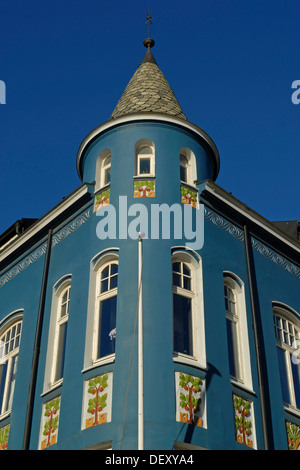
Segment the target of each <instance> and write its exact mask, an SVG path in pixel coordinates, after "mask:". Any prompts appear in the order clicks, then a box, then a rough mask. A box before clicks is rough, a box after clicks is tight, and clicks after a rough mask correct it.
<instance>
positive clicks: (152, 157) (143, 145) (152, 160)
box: [134, 139, 155, 178]
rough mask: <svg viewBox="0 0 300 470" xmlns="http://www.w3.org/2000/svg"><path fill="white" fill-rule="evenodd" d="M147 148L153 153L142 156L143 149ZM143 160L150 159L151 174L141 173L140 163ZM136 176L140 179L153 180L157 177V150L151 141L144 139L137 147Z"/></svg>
mask: <svg viewBox="0 0 300 470" xmlns="http://www.w3.org/2000/svg"><path fill="white" fill-rule="evenodd" d="M146 147H148V148H150V149H151V153H148V154H141V153H140V151H141V149H143V148H146ZM143 159H150V173H141V171H140V163H141V160H143ZM134 175H135V177H139V178H147V177H149V178H153V177H154V176H155V148H154V144H153V142H152V141H151V140H147V139H143V140H140V141H139V142H137V143H136V145H135V163H134Z"/></svg>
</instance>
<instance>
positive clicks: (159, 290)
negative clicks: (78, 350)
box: [77, 38, 219, 450]
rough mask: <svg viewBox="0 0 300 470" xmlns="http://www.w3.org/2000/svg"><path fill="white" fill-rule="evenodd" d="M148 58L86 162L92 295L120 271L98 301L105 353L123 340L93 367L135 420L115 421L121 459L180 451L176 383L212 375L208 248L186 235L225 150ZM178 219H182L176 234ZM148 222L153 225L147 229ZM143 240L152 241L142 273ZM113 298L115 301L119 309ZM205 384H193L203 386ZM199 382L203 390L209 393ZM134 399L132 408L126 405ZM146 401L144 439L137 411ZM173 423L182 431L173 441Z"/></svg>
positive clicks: (81, 166)
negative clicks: (90, 190)
mask: <svg viewBox="0 0 300 470" xmlns="http://www.w3.org/2000/svg"><path fill="white" fill-rule="evenodd" d="M144 46H145V47H146V48H147V51H146V54H145V56H144V58H143V60H142V62H141V63H140V65H139V66H138V68H137V70H136V72H135V73H134V75H133V76H132V78H131V79H130V81H129V83H128V85H127V86H126V88H125V90H124V92H123V94H122V96H121V97H120V99H119V101H118V102H117V105H116V106H115V109H114V111H113V113H112V115H111V116H110V118H109V119H108V120H107V121H106V122H105V123H103V124H101V125H100V126H98V127H97V128H96V129H94V130H93V131H92V132H91V133H90V134H89V135H88V136H87V137H86V138H85V139H84V141H83V142H82V144H81V146H80V148H79V151H78V154H77V170H78V174H79V176H80V178H81V180H82V181H83V182H89V183H92V182H95V183H94V216H93V217H91V221H90V222H91V233H93V237H92V238H91V240H90V249H91V250H92V254H91V256H92V258H93V266H92V267H91V277H90V283H91V284H92V285H94V283H97V279H98V278H99V279H100V280H99V284H98V285H101V286H102V282H103V281H102V279H103V277H102V276H106V274H107V273H108V278H109V279H110V277H112V276H113V274H112V272H113V270H114V272H115V271H116V267H115V266H116V265H118V286H117V291H116V290H113V289H112V290H113V292H112V293H111V294H105V296H102V294H101V292H100V294H99V299H100V307H99V308H100V311H101V308H102V307H101V305H103V308H104V302H106V301H107V302H108V303H109V307H107V308H108V310H109V311H108V310H107V311H106V313H105V315H107V320H105V321H104V317H103V315H104V313H101V314H100V317H99V325H98V328H99V329H100V331H101V338H102V334H104V333H103V332H104V330H105V329H106V330H107V331H106V333H105V334H104V336H103V340H101V341H103V343H102V344H103V345H104V344H105V341H107V343H108V346H107V348H109V347H110V346H111V344H112V343H109V342H108V334H109V332H110V331H113V330H114V329H115V328H116V338H115V350H114V351H110V350H109V349H107V350H106V347H105V346H103V350H101V352H99V357H97V359H96V361H95V362H96V364H97V366H98V367H99V372H100V371H102V370H103V371H104V372H105V371H111V372H112V374H113V397H112V409H113V410H124V409H125V408H126V416H125V414H124V413H123V411H122V413H120V414H119V415H118V413H117V412H116V411H114V417H113V418H112V419H113V421H114V427H113V429H114V435H113V436H112V441H113V443H116V444H115V448H116V449H117V448H118V444H117V443H119V442H120V443H121V444H120V448H121V449H123V450H125V449H136V448H139V449H141V448H144V449H171V448H172V446H173V445H174V440H175V438H176V436H175V434H176V435H177V434H178V431H179V429H180V426H181V424H180V419H179V411H178V413H177V415H176V416H177V418H175V414H174V410H175V408H176V406H177V405H176V403H177V402H176V394H175V386H174V384H175V381H176V384H177V385H176V386H179V382H178V381H179V375H178V374H179V372H178V371H185V370H186V374H189V373H190V372H191V370H192V369H191V368H195V367H196V368H197V367H202V368H204V369H205V367H206V358H205V345H204V340H202V338H200V337H199V335H198V333H197V332H199V331H201V332H202V334H203V332H204V313H203V306H202V302H203V299H202V296H201V292H202V275H201V272H202V267H201V263H202V260H201V248H199V249H196V248H195V249H192V250H191V249H187V248H186V247H187V242H188V241H189V240H190V239H188V236H187V234H186V232H185V230H183V212H184V213H185V210H186V209H187V211H189V210H190V211H191V212H190V213H193V217H194V214H196V213H200V211H197V207H198V185H199V183H200V182H201V181H204V180H207V179H209V180H215V179H216V177H217V175H218V172H219V154H218V150H217V148H216V146H215V144H214V143H213V141H212V140H211V138H210V137H209V136H208V135H207V134H206V133H205V132H204V131H203V130H202V129H200V128H199V127H197V126H196V125H194V124H192V123H191V122H189V121H188V119H187V117H186V115H185V114H184V112H183V110H182V108H181V106H180V104H179V102H178V100H177V98H176V96H175V94H174V92H173V90H172V88H171V87H170V85H169V83H168V82H167V80H166V78H165V77H164V74H163V73H162V71H161V70H160V68H159V67H158V65H157V62H156V60H155V58H154V56H153V54H152V47H153V46H154V41H153V40H152V39H149V38H148V39H146V40H145V41H144ZM187 206H192V207H191V208H187ZM153 207H154V208H155V210H156V211H157V212H156V216H158V219H156V220H161V222H162V224H161V226H160V227H159V229H158V231H157V230H156V229H157V226H155V223H153V219H152V214H153V212H152V210H153ZM175 208H176V210H177V209H178V208H179V219H177V220H176V222H177V224H176V223H175V217H177V215H178V211H177V214H175V212H176V210H175ZM182 208H184V211H181V209H182ZM99 209H103V211H99ZM163 210H166V212H167V214H166V215H167V218H168V221H169V222H168V221H166V218H165V214H164V213H162V212H161V211H163ZM172 211H174V214H173V215H171V212H172ZM106 212H107V214H108V215H112V217H113V219H114V222H113V223H112V226H109V222H108V219H105V218H104V217H103V215H104V214H105V213H106ZM145 213H146V217H148V219H147V221H146V225H145V219H143V220H142V216H143V215H144V214H145ZM100 214H101V218H100V217H98V216H99V215H100ZM138 214H139V215H138ZM132 216H133V217H135V218H134V219H133V220H132ZM172 217H174V224H173V227H171V226H172V220H171V219H172ZM180 217H182V218H180ZM141 220H142V221H141ZM106 222H107V223H106ZM142 222H143V223H142ZM164 224H166V225H164ZM168 227H169V229H170V230H169V236H165V232H164V228H166V229H168ZM153 228H154V229H155V230H153ZM139 231H143V232H145V233H146V236H145V239H144V241H143V260H142V262H141V258H140V253H141V252H140V251H139V250H138V245H140V242H139V241H138V235H137V233H138V232H139ZM100 232H101V233H100ZM154 232H155V233H154ZM96 234H97V237H98V238H97V237H96ZM197 250H198V251H197ZM199 251H200V253H199ZM105 270H108V271H105ZM109 270H111V271H109ZM141 280H142V281H141ZM141 282H142V284H143V290H142V298H141V290H140V286H141V284H140V283H141ZM95 285H96V284H95ZM95 289H97V288H96V287H95ZM115 289H116V287H115ZM116 296H117V301H115V300H114V302H112V300H111V299H115V298H116ZM92 298H94V296H92ZM102 298H103V299H104V300H103V301H102V300H101V299H102ZM197 299H198V300H197ZM93 302H94V300H93ZM107 305H108V304H107ZM141 308H142V311H143V325H142V335H143V346H142V351H143V361H142V362H143V371H144V374H143V378H142V383H143V389H144V392H141V391H140V389H139V386H140V372H139V371H140V368H139V365H138V363H140V357H141V355H140V350H139V351H136V347H135V346H134V344H135V345H137V343H138V340H139V339H140V334H138V333H137V329H136V325H137V324H138V325H140V318H139V321H137V316H136V315H137V311H139V312H140V310H141ZM94 309H95V306H94V303H93V304H89V307H88V324H91V325H92V322H93V320H92V318H93V312H94ZM105 322H106V323H105ZM90 330H91V328H87V336H86V344H89V342H90V336H89V334H90V333H89V332H90ZM99 334H100V333H99ZM105 338H106V340H105ZM139 344H140V343H139ZM89 349H90V351H89ZM131 351H133V352H134V353H132V354H133V356H131ZM91 356H92V346H90V347H88V348H87V353H86V361H85V364H84V367H85V368H89V367H90V362H89V361H90V357H91ZM131 357H132V361H131ZM178 367H179V368H178ZM174 380H175V381H174ZM199 380H200V379H198V378H197V377H196V376H195V381H196V382H197V381H199ZM196 382H195V384H194V385H195V386H194V389H195V390H198V389H199V390H200V386H199V383H198V382H197V383H196ZM154 383H157V386H159V383H161V386H163V388H164V389H166V390H170V391H173V392H172V393H171V392H170V394H169V395H167V394H166V395H165V396H164V398H163V400H160V402H159V403H156V404H155V413H153V407H154V404H153V393H152V392H151V390H152V388H153V384H154ZM125 384H126V386H128V389H127V392H126V393H125V391H124V394H122V393H120V390H124V386H125ZM199 390H198V391H199ZM199 393H200V392H199ZM125 395H127V396H128V397H130V400H129V401H128V402H127V405H126V402H125ZM141 397H142V400H143V417H142V424H143V430H142V431H141V429H140V411H138V410H137V404H138V403H140V400H141ZM201 413H202V411H201ZM123 416H124V418H123ZM193 419H194V418H193ZM195 419H196V418H195ZM205 420H206V418H205V416H204V414H203V415H201V416H200V415H197V422H198V424H199V423H201V426H203V427H205V426H206V424H205ZM175 421H178V422H177V423H176V426H177V427H176V430H175V433H174V423H175ZM177 428H178V429H177ZM121 429H123V430H124V433H123V434H122V435H121V434H119V430H121ZM162 429H164V433H163V435H162V432H161V430H162ZM125 430H126V431H125ZM120 433H121V431H120ZM141 434H142V437H141ZM140 439H141V440H142V447H141V445H140Z"/></svg>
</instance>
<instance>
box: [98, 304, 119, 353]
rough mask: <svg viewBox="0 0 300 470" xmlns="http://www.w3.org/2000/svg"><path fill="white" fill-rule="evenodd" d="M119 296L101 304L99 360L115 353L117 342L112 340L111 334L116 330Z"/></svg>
mask: <svg viewBox="0 0 300 470" xmlns="http://www.w3.org/2000/svg"><path fill="white" fill-rule="evenodd" d="M116 308H117V296H114V297H110V298H109V299H105V300H103V301H102V302H100V309H99V315H100V318H99V333H98V335H99V336H98V338H99V340H98V354H97V358H101V357H104V356H107V355H108V354H112V353H114V352H115V340H114V339H113V340H111V339H110V336H109V333H110V332H111V331H112V330H113V329H114V328H116Z"/></svg>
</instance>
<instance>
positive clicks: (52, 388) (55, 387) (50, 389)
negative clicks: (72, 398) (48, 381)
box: [41, 379, 63, 397]
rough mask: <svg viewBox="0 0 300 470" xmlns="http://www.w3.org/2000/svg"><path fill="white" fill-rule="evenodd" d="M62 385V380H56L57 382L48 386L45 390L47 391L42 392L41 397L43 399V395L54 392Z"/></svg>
mask: <svg viewBox="0 0 300 470" xmlns="http://www.w3.org/2000/svg"><path fill="white" fill-rule="evenodd" d="M62 383H63V379H61V380H58V381H57V382H55V383H54V384H52V385H49V388H47V390H44V392H43V393H41V397H44V396H45V395H47V394H48V393H50V392H52V391H53V390H56V389H57V388H59V387H60V386H61V384H62Z"/></svg>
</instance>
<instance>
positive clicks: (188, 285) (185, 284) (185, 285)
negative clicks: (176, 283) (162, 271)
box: [183, 276, 191, 290]
mask: <svg viewBox="0 0 300 470" xmlns="http://www.w3.org/2000/svg"><path fill="white" fill-rule="evenodd" d="M183 288H184V289H187V290H191V279H190V278H189V277H186V276H183Z"/></svg>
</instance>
